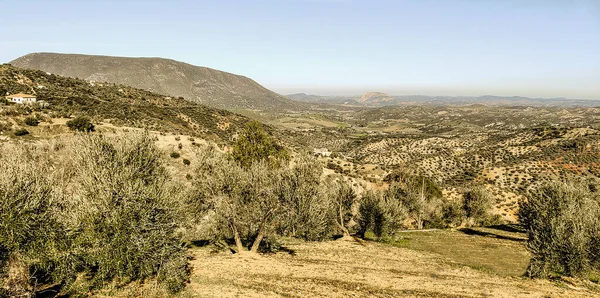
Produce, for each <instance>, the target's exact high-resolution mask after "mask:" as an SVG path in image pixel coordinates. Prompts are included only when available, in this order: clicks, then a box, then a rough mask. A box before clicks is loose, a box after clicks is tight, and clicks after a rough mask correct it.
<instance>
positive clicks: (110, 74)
mask: <svg viewBox="0 0 600 298" xmlns="http://www.w3.org/2000/svg"><path fill="white" fill-rule="evenodd" d="M10 64H11V65H13V66H16V67H21V68H30V69H36V70H42V71H45V72H49V73H52V74H57V75H61V76H67V77H73V78H79V79H84V80H86V81H96V82H109V83H115V84H123V85H127V86H132V87H136V88H141V89H145V90H148V91H152V92H156V93H159V94H166V95H170V96H174V97H184V98H185V99H187V100H190V101H194V102H197V103H201V104H205V105H208V106H212V107H217V108H224V109H256V110H267V109H268V110H273V109H277V110H285V109H288V108H293V107H295V106H298V105H299V104H298V103H296V102H293V101H291V100H289V99H288V98H286V97H284V96H281V95H279V94H277V93H275V92H273V91H270V90H268V89H266V88H265V87H263V86H261V85H259V84H258V83H256V82H255V81H253V80H252V79H249V78H247V77H244V76H240V75H235V74H231V73H227V72H223V71H219V70H215V69H211V68H207V67H200V66H194V65H190V64H187V63H183V62H178V61H174V60H170V59H163V58H125V57H110V56H94V55H78V54H57V53H33V54H28V55H25V56H23V57H20V58H18V59H15V60H13V61H11V62H10Z"/></svg>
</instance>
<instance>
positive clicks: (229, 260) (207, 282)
mask: <svg viewBox="0 0 600 298" xmlns="http://www.w3.org/2000/svg"><path fill="white" fill-rule="evenodd" d="M287 247H288V248H289V249H291V250H292V251H293V253H292V254H290V253H278V254H275V255H267V256H257V257H245V256H238V255H232V254H229V253H211V251H210V249H208V248H198V249H194V250H193V251H192V253H193V254H194V256H195V259H194V260H193V261H192V266H193V273H192V278H191V284H190V285H189V287H188V291H189V293H193V295H194V296H196V295H197V296H198V297H600V295H598V294H595V293H592V292H590V291H589V290H587V289H583V288H579V289H574V288H573V287H572V286H571V288H569V286H567V285H564V284H561V285H557V284H555V283H553V282H550V281H546V280H529V279H526V278H521V277H502V276H498V275H493V274H488V273H485V272H482V271H478V270H475V269H472V268H469V267H464V266H459V265H455V264H452V263H451V262H449V261H447V260H446V259H443V258H442V257H440V256H439V255H436V254H431V253H422V252H418V251H415V250H411V249H406V248H398V247H393V246H390V245H384V244H378V243H373V242H367V243H363V244H360V243H357V242H349V241H329V242H322V243H301V242H296V243H294V244H290V245H288V246H287Z"/></svg>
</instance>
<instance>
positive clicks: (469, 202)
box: [463, 186, 498, 226]
mask: <svg viewBox="0 0 600 298" xmlns="http://www.w3.org/2000/svg"><path fill="white" fill-rule="evenodd" d="M494 202H495V199H494V196H493V195H492V194H491V193H489V192H488V191H487V190H486V189H485V188H484V187H482V186H478V187H475V188H473V189H472V190H470V191H468V192H466V193H465V194H464V203H463V208H464V210H465V216H466V217H467V219H468V220H469V223H470V225H475V226H481V225H489V224H494V223H496V222H497V221H498V218H497V217H494V216H493V215H492V214H491V210H492V208H493V206H494Z"/></svg>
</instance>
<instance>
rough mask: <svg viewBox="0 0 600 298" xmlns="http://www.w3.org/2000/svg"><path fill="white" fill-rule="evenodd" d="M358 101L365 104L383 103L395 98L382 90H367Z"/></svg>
mask: <svg viewBox="0 0 600 298" xmlns="http://www.w3.org/2000/svg"><path fill="white" fill-rule="evenodd" d="M357 101H358V102H360V103H364V104H374V105H382V104H385V103H388V102H393V101H394V98H392V97H391V96H389V95H388V94H385V93H382V92H367V93H365V94H363V95H362V96H361V97H360V98H359V99H358V100H357Z"/></svg>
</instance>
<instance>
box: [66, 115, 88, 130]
mask: <svg viewBox="0 0 600 298" xmlns="http://www.w3.org/2000/svg"><path fill="white" fill-rule="evenodd" d="M67 126H68V127H69V129H71V130H75V131H81V132H91V131H94V124H92V122H91V121H90V118H89V117H85V116H79V117H76V118H75V119H73V120H69V121H67Z"/></svg>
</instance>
